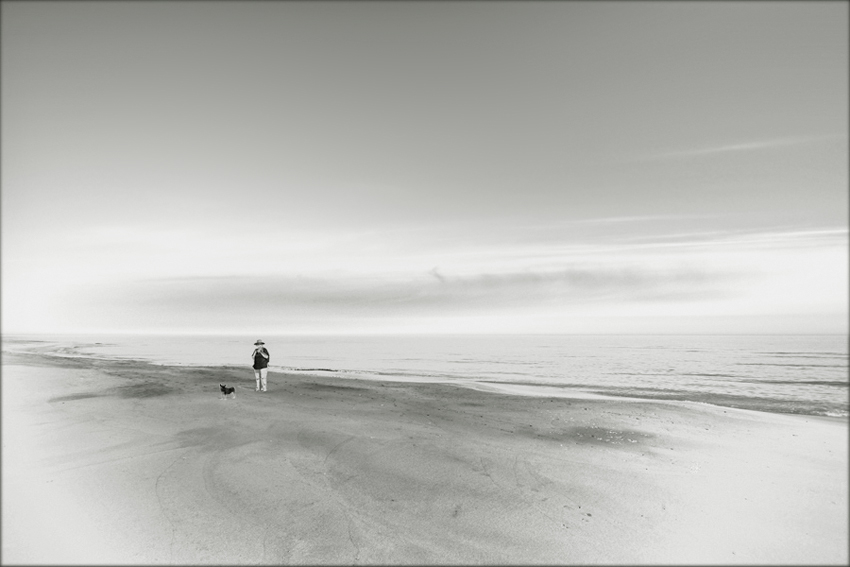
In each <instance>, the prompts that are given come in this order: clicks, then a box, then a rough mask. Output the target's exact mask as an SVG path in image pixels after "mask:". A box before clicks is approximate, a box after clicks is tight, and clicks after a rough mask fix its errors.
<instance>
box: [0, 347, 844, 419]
mask: <svg viewBox="0 0 850 567" xmlns="http://www.w3.org/2000/svg"><path fill="white" fill-rule="evenodd" d="M262 338H263V340H264V341H265V342H266V347H267V348H268V349H269V351H270V352H271V356H272V359H271V364H270V367H271V371H272V372H275V371H279V372H281V371H282V372H288V373H299V372H301V373H314V374H325V375H333V376H338V377H343V378H349V379H352V380H357V379H372V380H386V381H441V382H458V383H460V382H469V381H475V382H489V383H493V382H497V383H510V384H523V385H539V386H550V387H551V386H555V387H558V388H562V389H563V391H565V392H567V391H572V392H576V391H577V392H587V393H596V394H603V395H613V396H625V397H640V398H653V399H673V400H689V401H695V402H703V403H710V404H715V405H720V406H728V407H737V408H747V409H755V410H760V411H771V412H781V413H799V414H808V415H822V416H833V417H846V416H847V415H848V365H847V362H848V352H847V336H846V335H801V336H791V335H769V336H768V335H764V336H762V335H710V336H696V335H614V336H611V335H605V336H602V335H580V336H577V335H521V336H337V337H329V336H301V337H293V336H272V337H269V336H266V337H262ZM35 339H38V340H40V341H43V342H32V340H35ZM255 339H256V337H245V336H151V335H146V336H129V335H121V336H109V337H104V336H92V335H88V336H75V337H70V336H49V337H48V336H44V337H25V336H17V337H16V336H9V337H5V336H4V344H3V348H4V350H10V349H16V350H20V349H26V350H33V349H35V350H41V351H44V352H52V353H55V354H60V355H62V356H94V357H98V358H109V359H133V360H144V361H148V362H153V363H157V364H168V365H189V366H245V368H246V380H247V381H251V380H252V379H253V375H252V373H251V370H250V364H251V359H250V355H251V351H252V350H253V348H254V347H253V342H254V340H255Z"/></svg>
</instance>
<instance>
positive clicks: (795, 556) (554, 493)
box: [2, 353, 848, 564]
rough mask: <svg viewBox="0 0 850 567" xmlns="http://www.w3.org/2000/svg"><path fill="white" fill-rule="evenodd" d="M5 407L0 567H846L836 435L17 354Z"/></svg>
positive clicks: (324, 380) (619, 409) (740, 413)
mask: <svg viewBox="0 0 850 567" xmlns="http://www.w3.org/2000/svg"><path fill="white" fill-rule="evenodd" d="M219 383H223V384H227V385H230V386H235V387H236V396H235V398H233V399H231V398H228V399H222V396H221V393H220V391H219V387H218V385H219ZM2 400H3V408H2V409H3V430H2V431H3V500H2V502H3V533H2V536H3V537H2V543H3V548H2V561H3V563H4V564H25V563H30V564H48V563H61V564H73V563H79V564H98V563H100V564H121V563H123V564H160V563H177V564H255V563H261V564H280V563H312V564H353V563H370V564H400V563H415V564H464V563H479V564H480V563H486V564H533V563H548V564H588V563H618V564H635V563H646V564H658V563H676V564H681V563H711V564H742V563H750V564H756V563H758V564H765V563H784V564H807V563H808V564H846V563H847V562H848V513H847V503H848V482H847V476H846V475H847V466H848V462H847V440H848V435H847V433H848V431H847V422H846V420H835V419H828V418H817V417H806V416H791V415H779V414H768V413H762V412H754V411H747V410H736V409H729V408H720V407H715V406H709V405H703V404H688V403H677V402H659V401H642V400H612V399H586V398H563V397H545V396H526V395H512V394H510V393H495V392H490V391H483V390H476V389H471V388H459V387H456V386H452V385H447V384H424V383H398V382H393V383H382V382H373V381H365V380H363V381H359V380H350V379H349V380H346V379H340V378H332V377H325V376H313V375H304V374H298V375H290V374H283V373H275V372H272V373H270V375H269V392H267V393H258V392H255V391H254V380H253V374H252V372H251V370H250V368H236V367H217V368H199V367H168V366H159V365H153V364H147V363H143V362H135V361H104V360H94V359H87V358H62V357H51V356H44V355H38V356H35V355H28V354H23V353H4V358H3V380H2ZM48 533H49V534H51V537H50V543H49V545H48V544H47V543H46V542H45V538H44V535H45V534H48Z"/></svg>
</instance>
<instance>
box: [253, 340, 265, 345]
mask: <svg viewBox="0 0 850 567" xmlns="http://www.w3.org/2000/svg"><path fill="white" fill-rule="evenodd" d="M254 344H255V345H264V344H266V343H264V342H263V341H261V340H260V339H257V342H255V343H254Z"/></svg>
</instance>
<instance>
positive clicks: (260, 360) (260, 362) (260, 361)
mask: <svg viewBox="0 0 850 567" xmlns="http://www.w3.org/2000/svg"><path fill="white" fill-rule="evenodd" d="M261 352H262V353H265V355H266V356H269V351H268V350H266V347H260V348H257V349H254V370H259V369H260V368H268V366H269V359H268V358H266V356H263V355H262V354H260V353H261Z"/></svg>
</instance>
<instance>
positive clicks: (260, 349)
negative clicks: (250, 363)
mask: <svg viewBox="0 0 850 567" xmlns="http://www.w3.org/2000/svg"><path fill="white" fill-rule="evenodd" d="M265 344H266V343H264V342H263V341H261V340H260V339H257V342H255V343H254V346H255V347H256V348H255V349H254V353H253V354H252V355H251V357H252V358H253V359H254V378H256V379H257V392H259V391H260V384H261V383H262V386H263V392H267V391H268V389H267V383H266V378H267V377H268V375H269V351H268V350H267V349H266V347H264V346H263V345H265Z"/></svg>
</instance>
